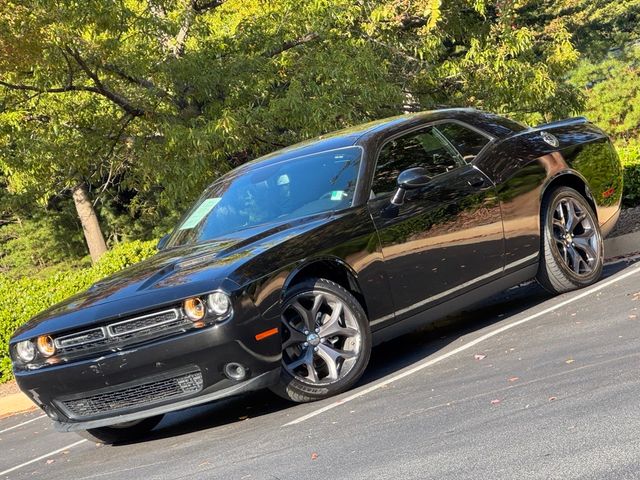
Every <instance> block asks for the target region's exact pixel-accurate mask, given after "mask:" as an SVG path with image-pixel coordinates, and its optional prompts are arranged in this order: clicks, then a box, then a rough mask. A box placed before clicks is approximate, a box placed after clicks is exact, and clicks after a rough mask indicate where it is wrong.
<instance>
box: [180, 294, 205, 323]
mask: <svg viewBox="0 0 640 480" xmlns="http://www.w3.org/2000/svg"><path fill="white" fill-rule="evenodd" d="M183 307H184V313H186V314H187V317H189V319H191V320H193V321H194V322H197V321H198V320H202V319H203V318H204V316H205V314H206V313H207V307H206V306H205V304H204V302H203V301H202V300H201V299H199V298H198V297H195V298H187V299H186V300H185V301H184V305H183Z"/></svg>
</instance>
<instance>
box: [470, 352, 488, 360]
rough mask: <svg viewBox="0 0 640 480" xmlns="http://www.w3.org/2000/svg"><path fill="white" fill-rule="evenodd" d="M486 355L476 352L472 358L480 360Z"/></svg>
mask: <svg viewBox="0 0 640 480" xmlns="http://www.w3.org/2000/svg"><path fill="white" fill-rule="evenodd" d="M485 357H486V355H485V354H484V353H476V354H475V355H474V356H473V358H475V359H476V360H482V359H483V358H485Z"/></svg>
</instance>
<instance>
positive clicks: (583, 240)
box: [573, 234, 598, 263]
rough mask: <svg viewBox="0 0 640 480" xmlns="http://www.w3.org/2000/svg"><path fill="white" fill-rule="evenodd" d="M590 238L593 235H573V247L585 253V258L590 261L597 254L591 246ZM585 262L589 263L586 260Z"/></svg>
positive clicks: (595, 257) (594, 258)
mask: <svg viewBox="0 0 640 480" xmlns="http://www.w3.org/2000/svg"><path fill="white" fill-rule="evenodd" d="M592 238H593V235H588V234H585V235H576V236H575V237H573V241H574V243H575V247H576V248H578V249H580V250H582V251H583V252H584V253H585V254H586V255H587V259H588V260H591V261H593V260H596V259H597V256H598V254H597V253H596V251H595V250H594V249H593V247H592V246H591V239H592ZM587 263H590V262H587Z"/></svg>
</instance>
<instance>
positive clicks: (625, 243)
mask: <svg viewBox="0 0 640 480" xmlns="http://www.w3.org/2000/svg"><path fill="white" fill-rule="evenodd" d="M604 251H605V258H606V259H607V260H611V259H616V258H618V257H624V256H627V255H632V254H634V253H640V231H638V232H633V233H628V234H626V235H620V236H618V237H612V238H607V239H605V241H604ZM36 408H37V407H36V405H35V404H34V403H33V402H32V401H31V399H30V398H29V397H27V396H26V395H25V394H24V393H22V392H20V393H12V394H10V395H6V396H4V397H2V398H0V418H5V417H8V416H10V415H15V414H17V413H23V412H28V411H30V410H35V409H36Z"/></svg>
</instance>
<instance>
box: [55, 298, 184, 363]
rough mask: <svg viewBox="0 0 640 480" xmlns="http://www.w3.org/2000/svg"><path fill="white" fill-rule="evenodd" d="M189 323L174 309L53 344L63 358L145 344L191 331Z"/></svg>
mask: <svg viewBox="0 0 640 480" xmlns="http://www.w3.org/2000/svg"><path fill="white" fill-rule="evenodd" d="M192 325H193V322H191V321H189V319H188V318H186V317H185V316H183V315H182V314H181V312H180V310H178V309H177V308H172V309H170V310H163V311H160V312H154V313H150V314H147V315H142V316H139V317H134V318H129V319H126V320H120V321H118V322H114V323H110V324H107V325H105V326H103V327H98V328H92V329H91V330H82V331H80V332H76V333H72V334H69V335H64V336H62V337H57V338H56V339H55V340H54V341H55V344H56V347H57V348H58V351H59V352H60V353H61V354H63V355H69V354H73V355H74V356H75V355H76V354H77V355H80V354H82V353H83V352H87V353H88V352H91V351H98V350H101V351H104V350H105V349H109V348H121V347H122V346H124V345H128V344H131V343H132V342H136V341H143V340H144V341H146V340H150V339H153V338H158V337H161V336H165V335H169V334H171V333H172V332H176V331H180V330H181V329H184V328H188V327H191V326H192Z"/></svg>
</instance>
